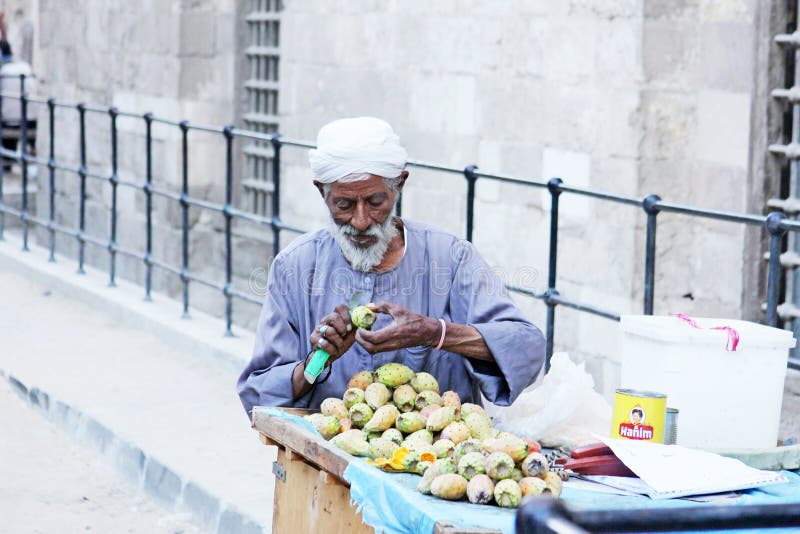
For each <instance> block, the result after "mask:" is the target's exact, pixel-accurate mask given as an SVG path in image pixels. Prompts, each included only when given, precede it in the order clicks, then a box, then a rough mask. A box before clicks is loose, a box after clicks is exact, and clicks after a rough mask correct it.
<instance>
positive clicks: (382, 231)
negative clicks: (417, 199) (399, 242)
mask: <svg viewBox="0 0 800 534" xmlns="http://www.w3.org/2000/svg"><path fill="white" fill-rule="evenodd" d="M330 232H331V235H332V236H333V239H335V240H336V243H338V244H339V247H340V248H341V249H342V254H344V257H345V258H346V259H347V261H349V262H350V265H351V266H352V267H353V269H355V270H357V271H362V272H365V273H366V272H370V271H371V270H372V269H373V268H374V267H375V266H376V265H378V264H379V263H380V262H382V261H383V256H384V255H385V254H386V251H387V250H389V243H391V242H392V239H394V238H395V237H397V235H398V234H399V233H400V231H399V230H398V229H397V227H396V226H395V224H394V211H393V212H392V214H391V215H390V216H389V217H387V218H386V222H384V223H383V224H381V225H375V224H373V225H372V226H370V227H369V228H367V229H366V230H365V231H364V232H359V231H358V230H356V229H355V228H353V227H352V226H350V225H349V224H343V225H341V226H340V225H338V224H336V222H334V221H331V224H330ZM351 235H369V236H374V237H376V238H377V241H376V243H375V244H374V245H372V246H371V247H368V248H359V247H357V246H355V245H353V243H352V241H350V239H349V237H348V236H351Z"/></svg>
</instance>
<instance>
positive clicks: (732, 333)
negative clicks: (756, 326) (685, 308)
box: [670, 313, 739, 352]
mask: <svg viewBox="0 0 800 534" xmlns="http://www.w3.org/2000/svg"><path fill="white" fill-rule="evenodd" d="M670 315H671V316H672V317H677V318H678V319H680V320H681V321H683V322H684V323H687V324H688V325H689V326H691V327H692V328H697V329H698V330H703V327H702V326H700V325H699V324H697V322H696V321H695V320H694V319H692V318H691V317H689V316H688V315H684V314H682V313H670ZM710 330H724V331H725V332H727V333H728V341H727V343H726V344H725V350H728V351H731V352H733V351H735V350H736V347H738V346H739V332H737V331H736V329H735V328H733V327H731V326H713V327H711V328H710Z"/></svg>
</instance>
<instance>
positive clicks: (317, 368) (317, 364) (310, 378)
mask: <svg viewBox="0 0 800 534" xmlns="http://www.w3.org/2000/svg"><path fill="white" fill-rule="evenodd" d="M363 299H364V292H363V291H356V292H355V293H353V296H352V297H350V301H349V302H348V303H347V308H348V309H349V310H350V311H353V308H356V307H357V306H359V305H360V304H361V302H362V300H363ZM330 357H331V355H330V354H328V353H327V352H325V351H324V350H323V349H317V350H315V351H314V355H313V356H311V361H310V362H308V366H307V367H306V370H305V371H303V376H305V377H306V381H307V382H308V383H309V384H313V383H314V382H316V380H317V377H319V375H320V374H322V370H323V369H325V364H326V363H328V358H330Z"/></svg>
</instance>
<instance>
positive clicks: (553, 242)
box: [544, 178, 563, 373]
mask: <svg viewBox="0 0 800 534" xmlns="http://www.w3.org/2000/svg"><path fill="white" fill-rule="evenodd" d="M562 183H563V182H562V180H561V178H552V179H551V180H550V181H549V182H547V190H548V191H550V252H549V256H548V268H547V292H546V293H545V304H547V328H546V331H545V361H544V372H545V373H547V372H549V371H550V360H551V358H552V357H553V347H554V345H555V333H556V306H557V303H556V302H554V301H553V300H552V299H551V297H552V296H555V295H558V290H557V289H556V272H557V271H556V266H557V264H558V197H559V196H560V195H561V184H562Z"/></svg>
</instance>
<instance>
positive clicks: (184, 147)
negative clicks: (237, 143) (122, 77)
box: [179, 121, 189, 319]
mask: <svg viewBox="0 0 800 534" xmlns="http://www.w3.org/2000/svg"><path fill="white" fill-rule="evenodd" d="M179 126H180V129H181V154H182V155H183V159H182V161H181V173H182V180H181V200H180V204H181V215H182V217H181V223H182V224H181V230H182V239H181V244H182V247H181V251H182V256H183V263H182V267H181V282H183V318H184V319H188V318H189V202H188V199H189V123H188V122H187V121H181V122H180V125H179Z"/></svg>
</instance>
